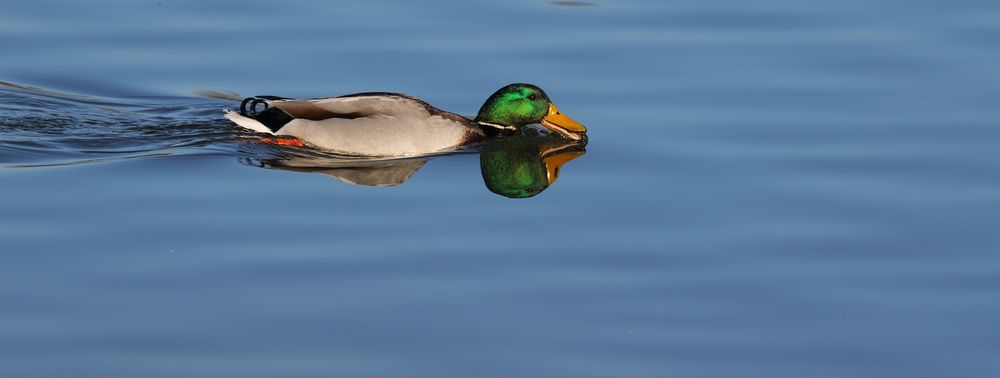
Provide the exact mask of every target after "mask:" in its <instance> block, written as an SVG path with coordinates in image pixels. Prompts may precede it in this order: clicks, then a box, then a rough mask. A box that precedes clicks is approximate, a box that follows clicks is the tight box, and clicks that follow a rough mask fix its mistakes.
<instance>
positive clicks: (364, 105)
mask: <svg viewBox="0 0 1000 378" xmlns="http://www.w3.org/2000/svg"><path fill="white" fill-rule="evenodd" d="M261 107H263V109H261V110H258V109H259V108H261ZM226 118H229V119H230V120H232V121H233V122H235V123H236V124H237V125H239V126H242V127H245V128H247V129H250V130H253V131H257V132H260V133H268V134H274V135H277V136H288V137H294V138H297V139H298V140H301V141H303V142H305V143H308V144H309V145H312V146H316V147H319V148H322V149H326V150H330V151H334V152H339V153H344V154H350V155H363V156H416V155H424V154H431V153H436V152H442V151H448V150H452V149H455V148H457V147H460V146H463V145H467V144H471V143H477V142H480V141H483V140H486V139H487V138H489V137H491V136H495V135H498V134H500V133H505V132H506V133H509V132H514V131H517V130H519V129H520V128H521V127H522V126H524V125H529V124H535V123H538V124H541V125H542V126H544V127H546V128H548V129H549V130H552V131H554V132H556V133H558V134H559V135H562V136H564V137H566V138H569V139H572V140H581V139H583V138H584V137H585V133H586V132H587V129H586V128H585V127H583V125H581V124H579V123H577V122H576V121H574V120H572V119H570V118H569V117H567V116H566V115H564V114H562V112H560V111H559V109H558V108H556V106H555V105H553V104H552V102H551V101H550V100H549V97H548V95H546V94H545V92H544V91H542V89H541V88H538V87H537V86H534V85H531V84H510V85H507V86H505V87H503V88H500V89H499V90H497V91H496V92H495V93H493V95H492V96H490V97H489V98H488V99H487V100H486V102H485V103H484V104H483V106H482V107H481V108H480V109H479V113H478V114H477V115H476V117H475V118H473V119H469V118H466V117H463V116H460V115H458V114H455V113H450V112H446V111H443V110H440V109H438V108H435V107H433V106H431V105H430V104H428V103H427V102H424V101H423V100H420V99H418V98H415V97H412V96H408V95H405V94H400V93H388V92H371V93H357V94H350V95H345V96H339V97H328V98H315V99H302V100H296V99H287V98H281V97H273V96H258V97H250V98H247V99H245V100H243V103H242V104H241V105H240V111H239V113H237V112H235V111H231V110H226Z"/></svg>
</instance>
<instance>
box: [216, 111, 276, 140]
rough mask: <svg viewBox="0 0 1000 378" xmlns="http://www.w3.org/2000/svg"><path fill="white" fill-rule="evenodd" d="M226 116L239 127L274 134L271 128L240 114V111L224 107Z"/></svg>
mask: <svg viewBox="0 0 1000 378" xmlns="http://www.w3.org/2000/svg"><path fill="white" fill-rule="evenodd" d="M226 118H229V120H230V121H233V122H234V123H236V124H237V125H239V126H240V127H244V128H247V129H250V130H253V131H256V132H258V133H267V134H274V131H271V129H269V128H267V126H264V124H263V123H260V122H258V121H257V120H255V119H253V118H250V117H245V116H243V115H240V113H237V112H234V111H232V110H229V109H226Z"/></svg>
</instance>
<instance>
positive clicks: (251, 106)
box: [240, 96, 295, 132]
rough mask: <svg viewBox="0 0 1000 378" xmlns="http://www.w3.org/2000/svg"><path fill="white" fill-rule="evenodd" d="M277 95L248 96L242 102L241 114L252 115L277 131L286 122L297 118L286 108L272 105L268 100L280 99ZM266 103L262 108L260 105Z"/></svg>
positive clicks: (251, 116)
mask: <svg viewBox="0 0 1000 378" xmlns="http://www.w3.org/2000/svg"><path fill="white" fill-rule="evenodd" d="M280 99H282V98H281V97H276V96H257V97H247V98H245V99H243V102H240V115H242V116H244V117H250V118H253V119H254V120H256V121H257V122H260V123H261V124H263V125H264V126H266V127H267V128H268V129H270V130H271V131H274V132H277V131H278V130H279V129H281V128H282V127H284V126H285V125H286V124H288V123H289V122H291V121H292V120H294V119H295V117H292V116H291V115H289V114H288V113H286V112H285V111H284V110H281V109H278V108H275V107H271V105H270V104H268V102H267V101H268V100H280ZM262 104H263V105H264V108H263V109H261V108H260V105H262Z"/></svg>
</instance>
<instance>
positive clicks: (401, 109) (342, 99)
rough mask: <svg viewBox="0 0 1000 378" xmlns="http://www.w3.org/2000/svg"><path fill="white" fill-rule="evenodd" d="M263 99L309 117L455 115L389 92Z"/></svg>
mask: <svg viewBox="0 0 1000 378" xmlns="http://www.w3.org/2000/svg"><path fill="white" fill-rule="evenodd" d="M265 103H266V104H267V105H268V106H269V107H274V108H278V109H281V110H283V111H285V113H288V115H290V116H292V117H294V118H297V119H308V120H312V121H321V120H326V119H330V118H340V119H355V118H362V117H371V116H376V115H379V116H390V117H429V116H433V115H441V116H455V115H454V114H452V113H448V112H445V111H442V110H440V109H437V108H435V107H433V106H431V105H430V104H428V103H427V102H424V101H423V100H421V99H418V98H416V97H412V96H408V95H405V94H402V93H390V92H367V93H355V94H349V95H345V96H338V97H325V98H314V99H305V100H295V99H277V100H265ZM449 118H450V117H449ZM459 118H461V117H459Z"/></svg>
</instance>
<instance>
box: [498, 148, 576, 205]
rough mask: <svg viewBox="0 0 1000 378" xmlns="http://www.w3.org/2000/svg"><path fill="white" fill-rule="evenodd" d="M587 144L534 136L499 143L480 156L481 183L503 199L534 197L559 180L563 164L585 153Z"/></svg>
mask: <svg viewBox="0 0 1000 378" xmlns="http://www.w3.org/2000/svg"><path fill="white" fill-rule="evenodd" d="M586 144H587V142H586V140H583V141H568V140H564V139H552V138H537V137H534V138H531V137H516V138H511V140H506V141H502V142H500V143H498V144H496V145H493V146H490V147H487V148H486V149H485V150H484V151H483V152H482V153H481V154H480V155H479V165H480V168H481V169H482V174H483V181H484V182H486V187H487V188H488V189H489V190H490V191H491V192H493V193H496V194H499V195H501V196H504V197H509V198H528V197H534V196H536V195H538V193H541V192H542V191H544V190H545V189H547V188H548V187H549V186H551V185H552V183H554V182H555V181H556V179H557V178H559V171H560V170H561V169H562V166H563V164H566V162H568V161H570V160H573V159H576V158H577V157H580V156H581V155H583V154H584V152H585V151H584V147H585V146H586Z"/></svg>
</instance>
